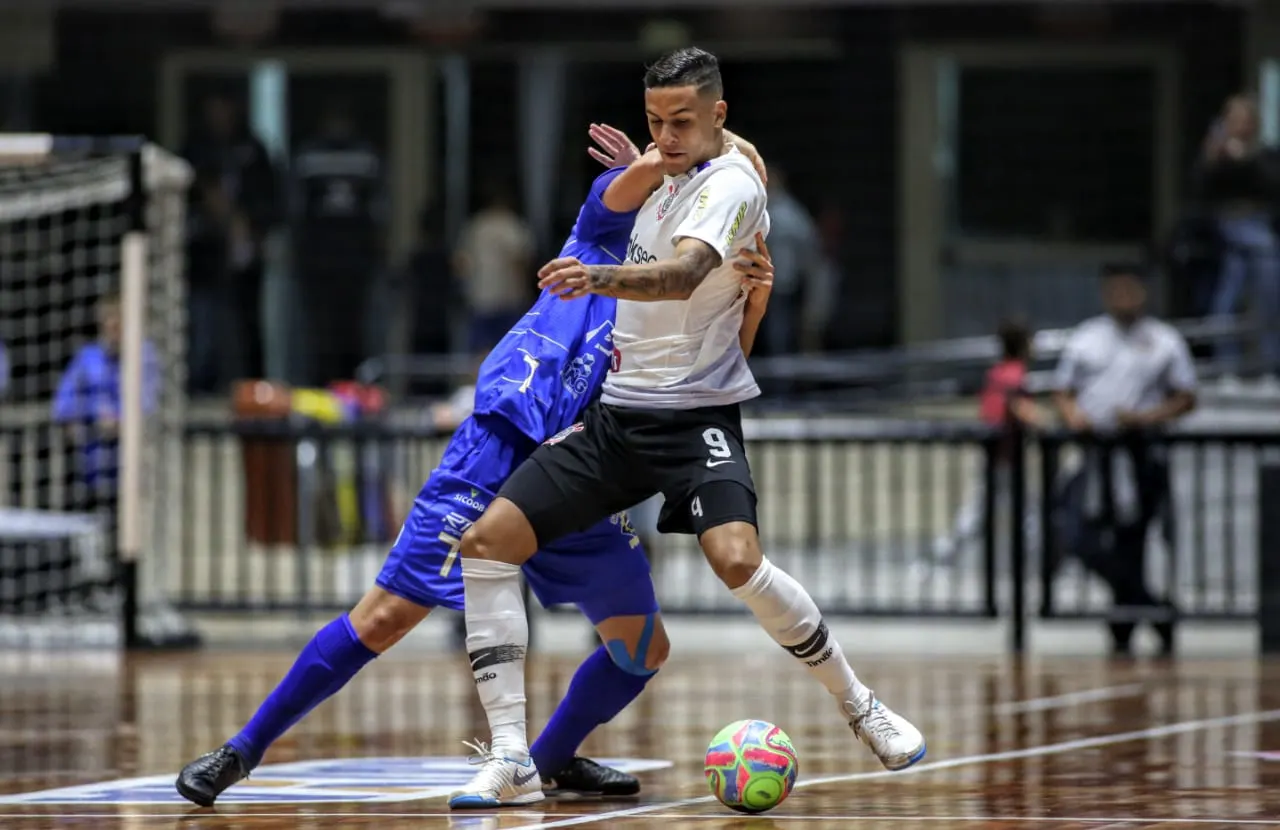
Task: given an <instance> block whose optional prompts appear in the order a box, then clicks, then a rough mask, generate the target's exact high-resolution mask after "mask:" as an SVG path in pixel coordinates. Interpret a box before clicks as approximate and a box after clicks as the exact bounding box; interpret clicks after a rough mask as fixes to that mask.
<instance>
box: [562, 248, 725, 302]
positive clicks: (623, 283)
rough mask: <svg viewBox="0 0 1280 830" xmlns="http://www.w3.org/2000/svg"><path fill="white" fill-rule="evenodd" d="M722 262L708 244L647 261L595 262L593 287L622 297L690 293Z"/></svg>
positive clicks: (591, 276) (590, 269)
mask: <svg viewBox="0 0 1280 830" xmlns="http://www.w3.org/2000/svg"><path fill="white" fill-rule="evenodd" d="M719 264H720V257H719V256H718V255H717V254H716V252H715V251H713V250H712V249H711V248H710V247H708V246H706V245H695V246H689V248H687V249H686V250H684V251H682V252H681V253H680V254H679V255H678V256H677V257H676V258H675V259H673V260H664V261H662V262H652V263H648V264H645V265H592V266H589V267H588V269H587V274H588V277H589V279H590V282H591V290H592V292H594V293H596V294H603V295H605V296H607V297H617V298H618V299H623V300H625V299H643V300H662V299H667V298H679V297H687V296H689V295H690V294H691V293H693V290H694V289H695V288H697V287H698V286H699V285H701V284H702V280H703V279H705V278H706V276H707V274H709V273H711V271H712V270H713V269H714V268H715V267H716V266H717V265H719Z"/></svg>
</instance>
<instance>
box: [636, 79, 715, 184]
mask: <svg viewBox="0 0 1280 830" xmlns="http://www.w3.org/2000/svg"><path fill="white" fill-rule="evenodd" d="M644 108H645V112H646V113H647V114H648V116H649V135H650V136H651V137H652V138H653V143H654V144H655V145H656V146H657V148H658V152H660V153H661V154H662V164H663V169H664V171H665V172H666V174H667V175H669V176H678V175H680V174H681V173H684V172H686V171H688V170H689V169H690V168H691V167H693V166H694V165H698V164H701V163H702V162H704V161H707V160H708V159H711V158H715V157H716V156H717V155H719V154H720V150H721V145H722V144H723V138H722V134H721V128H722V127H723V126H724V116H725V112H726V109H727V105H726V104H725V102H724V101H717V100H716V99H715V98H714V97H712V96H706V95H699V94H698V90H697V88H696V87H692V86H677V87H662V88H659V89H647V90H645V93H644Z"/></svg>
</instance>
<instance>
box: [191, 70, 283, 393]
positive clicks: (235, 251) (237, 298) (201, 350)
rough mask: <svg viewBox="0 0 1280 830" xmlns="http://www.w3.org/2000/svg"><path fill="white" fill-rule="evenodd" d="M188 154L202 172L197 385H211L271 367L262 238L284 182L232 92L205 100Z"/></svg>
mask: <svg viewBox="0 0 1280 830" xmlns="http://www.w3.org/2000/svg"><path fill="white" fill-rule="evenodd" d="M183 156H185V157H186V159H187V160H188V161H189V162H190V163H191V166H192V167H193V168H194V169H195V172H196V180H195V185H194V186H193V187H192V189H191V206H190V211H189V216H188V222H189V229H188V251H187V257H188V274H189V278H188V279H189V286H190V289H189V292H190V294H189V302H190V321H191V322H190V329H189V331H190V339H191V343H190V355H191V373H190V378H191V386H192V391H196V392H213V391H220V390H222V389H223V388H224V387H226V385H227V384H228V383H230V381H231V380H233V379H235V378H237V377H261V376H262V374H263V372H264V370H265V367H264V364H263V351H262V344H263V336H262V331H263V321H262V290H263V271H264V241H265V238H266V234H267V232H268V231H269V230H270V228H271V226H272V225H273V224H274V223H275V222H276V221H277V219H278V216H279V209H278V199H277V190H278V187H277V182H276V172H275V169H274V168H273V166H272V164H271V158H270V156H268V154H267V150H266V147H265V146H264V145H263V144H262V142H261V141H259V140H258V138H257V137H256V136H254V135H253V133H252V132H251V131H250V130H249V127H248V125H247V124H246V123H245V121H244V116H243V113H241V111H240V108H239V106H238V104H237V103H236V102H235V101H234V100H233V99H232V98H230V97H227V96H220V95H219V96H213V97H211V98H210V99H209V100H207V101H206V102H205V105H204V123H203V124H202V126H201V128H200V129H199V130H198V131H197V132H196V133H195V134H194V135H192V136H191V137H190V138H189V139H188V141H187V144H186V147H185V148H184V149H183ZM228 330H234V331H235V332H236V336H235V337H233V338H228V337H226V336H225V332H226V331H228Z"/></svg>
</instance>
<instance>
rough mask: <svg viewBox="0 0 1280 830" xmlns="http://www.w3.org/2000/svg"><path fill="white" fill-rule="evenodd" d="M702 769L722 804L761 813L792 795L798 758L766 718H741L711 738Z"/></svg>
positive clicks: (789, 741) (788, 741)
mask: <svg viewBox="0 0 1280 830" xmlns="http://www.w3.org/2000/svg"><path fill="white" fill-rule="evenodd" d="M705 770H706V774H707V784H709V785H710V786H711V792H712V794H713V795H715V797H716V798H718V799H720V803H721V804H723V805H724V806H726V807H728V808H730V809H731V810H737V811H738V812H740V813H763V812H764V811H766V810H772V809H773V808H774V807H777V806H778V805H779V804H781V803H782V802H783V801H784V800H785V799H786V797H787V796H788V795H790V794H791V788H792V787H794V786H795V784H796V775H798V774H799V772H800V761H799V760H798V759H797V758H796V750H795V747H793V746H792V745H791V739H790V738H788V737H787V733H786V732H783V731H782V730H781V729H780V728H778V727H777V726H774V725H773V724H771V723H768V722H767V721H762V720H740V721H738V722H737V723H731V724H729V725H728V726H726V727H725V728H724V729H721V730H720V732H719V733H717V734H716V736H715V737H714V738H712V739H711V746H709V747H707V762H706V767H705Z"/></svg>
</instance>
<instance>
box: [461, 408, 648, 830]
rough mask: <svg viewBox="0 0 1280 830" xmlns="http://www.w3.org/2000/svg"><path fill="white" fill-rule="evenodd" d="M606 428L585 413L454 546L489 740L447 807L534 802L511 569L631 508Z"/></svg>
mask: <svg viewBox="0 0 1280 830" xmlns="http://www.w3.org/2000/svg"><path fill="white" fill-rule="evenodd" d="M607 420H608V419H607V417H605V416H604V415H603V414H602V413H601V411H600V407H599V406H598V405H597V406H592V407H591V408H589V409H588V410H587V414H586V416H585V417H584V421H583V423H582V424H580V425H576V427H577V428H575V429H572V430H566V431H565V432H564V433H562V434H561V435H559V436H556V437H555V438H554V439H552V440H551V441H550V442H548V444H546V445H544V446H542V447H540V448H539V449H538V450H537V451H536V452H535V453H534V454H533V456H532V457H531V458H530V459H529V460H528V461H526V462H525V463H524V464H522V465H521V466H520V467H519V468H518V469H517V470H516V471H515V473H514V474H512V476H511V477H510V478H509V479H508V480H507V482H506V484H504V485H503V487H502V490H501V491H500V492H499V494H498V498H496V499H494V501H493V502H492V504H490V505H489V508H488V509H487V510H486V511H485V513H484V515H483V516H481V517H480V518H479V519H478V520H477V521H476V523H475V525H474V526H472V528H471V529H470V530H469V531H467V534H466V536H464V537H463V540H462V580H463V585H464V587H465V589H466V606H465V613H466V620H467V653H468V656H469V657H470V659H471V671H472V673H473V674H474V675H475V681H476V691H477V693H478V694H479V696H480V702H481V704H482V705H483V706H484V709H485V714H486V715H487V716H488V720H489V729H490V732H491V735H492V737H491V748H490V751H489V752H488V753H487V755H486V756H485V764H484V767H483V769H481V771H480V772H479V773H477V774H476V776H475V777H474V778H473V779H472V780H471V781H470V782H468V783H467V785H465V786H464V787H463V788H461V789H460V790H458V791H457V792H455V793H454V796H453V798H452V799H451V801H450V803H451V804H454V803H455V802H456V804H457V806H464V807H476V806H486V807H492V806H512V805H518V804H529V803H532V802H534V801H538V800H541V798H542V784H541V781H540V780H539V779H538V774H537V769H536V768H535V767H534V765H533V761H532V760H531V759H530V757H529V746H528V736H527V731H526V726H525V721H526V705H525V692H524V660H525V651H526V649H527V648H528V643H529V626H528V622H527V620H526V618H525V608H524V598H523V596H522V595H521V591H520V566H521V565H522V564H523V563H524V562H526V561H528V559H529V558H530V557H531V556H533V554H534V552H535V551H536V550H537V549H538V546H539V541H540V540H542V541H545V542H552V541H555V540H557V539H560V538H562V537H564V536H566V535H569V534H570V533H573V532H576V531H579V530H583V529H586V528H587V527H590V526H591V525H593V524H595V523H596V522H597V521H599V520H600V519H603V518H606V517H607V516H609V515H611V514H613V513H616V512H617V511H619V510H622V509H624V508H626V507H627V506H629V505H630V504H633V503H635V502H636V501H638V500H639V498H638V497H637V496H636V494H635V493H634V491H633V492H630V493H628V492H625V491H624V490H623V486H622V484H621V482H623V481H626V480H627V475H628V474H632V475H634V471H633V470H627V469H626V464H625V460H620V459H618V458H615V457H614V456H615V455H616V452H615V451H613V450H612V446H613V443H614V441H615V439H614V437H613V436H612V435H611V434H610V432H609V425H608V424H607V423H606V422H607Z"/></svg>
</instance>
